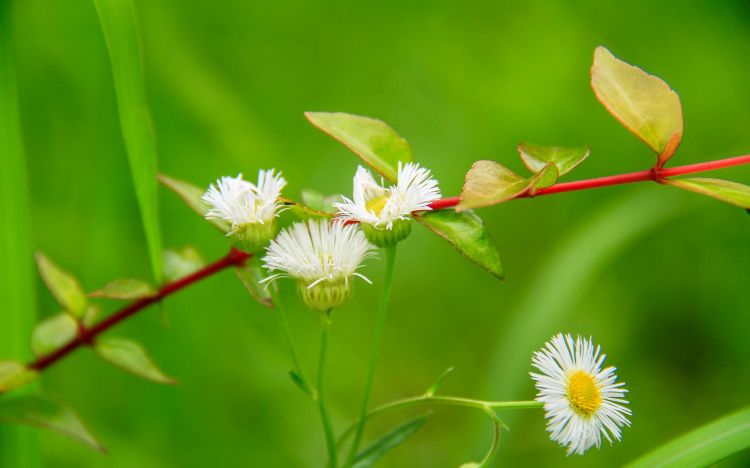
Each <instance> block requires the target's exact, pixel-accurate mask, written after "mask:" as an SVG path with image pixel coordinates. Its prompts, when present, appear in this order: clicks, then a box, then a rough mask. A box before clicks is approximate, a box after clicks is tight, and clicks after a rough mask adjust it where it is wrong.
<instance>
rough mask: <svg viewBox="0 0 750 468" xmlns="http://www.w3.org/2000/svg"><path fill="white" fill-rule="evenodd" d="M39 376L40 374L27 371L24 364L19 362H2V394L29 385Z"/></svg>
mask: <svg viewBox="0 0 750 468" xmlns="http://www.w3.org/2000/svg"><path fill="white" fill-rule="evenodd" d="M38 376H39V373H38V372H36V371H33V370H30V369H27V368H26V366H25V365H24V364H23V363H20V362H17V361H0V393H3V392H7V391H9V390H13V389H14V388H18V387H20V386H22V385H24V384H27V383H29V382H31V381H32V380H34V379H36V378H37V377H38ZM0 401H3V400H0Z"/></svg>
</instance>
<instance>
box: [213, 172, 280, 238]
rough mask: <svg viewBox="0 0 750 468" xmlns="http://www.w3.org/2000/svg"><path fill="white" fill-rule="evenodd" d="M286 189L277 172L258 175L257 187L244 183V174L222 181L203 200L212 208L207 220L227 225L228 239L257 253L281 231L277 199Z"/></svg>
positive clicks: (217, 182) (223, 178)
mask: <svg viewBox="0 0 750 468" xmlns="http://www.w3.org/2000/svg"><path fill="white" fill-rule="evenodd" d="M285 185H286V180H284V178H283V177H281V173H276V174H275V173H274V169H270V170H267V171H264V170H261V171H259V172H258V183H257V185H256V184H253V183H251V182H248V181H246V180H244V179H243V178H242V174H239V175H238V176H237V177H222V178H221V179H219V180H218V181H216V185H213V184H212V185H211V186H210V187H209V188H208V190H207V191H206V193H205V194H204V195H203V197H202V200H203V201H204V202H206V203H208V205H209V207H210V208H209V210H208V212H207V213H206V218H207V219H221V220H224V221H226V222H227V223H229V224H230V227H231V231H230V232H229V234H227V235H228V236H231V237H234V238H235V239H237V240H238V241H240V243H241V244H242V246H243V248H245V249H246V250H248V251H251V252H254V251H257V250H258V249H260V248H262V247H264V246H265V245H267V244H268V242H269V241H270V240H271V239H272V238H273V236H274V235H276V232H277V231H278V224H277V222H276V216H277V215H278V213H279V207H280V206H281V204H280V203H279V201H278V198H279V195H280V194H281V190H282V189H283V188H284V186H285Z"/></svg>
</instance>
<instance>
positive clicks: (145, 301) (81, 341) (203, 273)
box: [28, 248, 252, 371]
mask: <svg viewBox="0 0 750 468" xmlns="http://www.w3.org/2000/svg"><path fill="white" fill-rule="evenodd" d="M251 256H252V254H249V253H247V252H243V251H241V250H237V249H235V248H232V250H230V251H229V253H228V254H227V255H226V256H224V257H222V258H220V259H219V260H217V261H215V262H213V263H211V264H210V265H206V266H205V267H204V268H202V269H200V270H198V271H196V272H195V273H193V274H191V275H188V276H186V277H184V278H180V279H178V280H177V281H174V282H172V283H167V284H165V285H164V286H162V288H161V289H159V291H158V292H157V293H156V294H153V295H151V296H147V297H144V298H142V299H138V300H137V301H135V302H132V303H130V304H128V305H127V306H125V307H123V308H122V309H120V310H118V311H117V312H115V313H114V314H112V315H110V316H109V317H107V318H105V319H104V320H102V321H101V322H99V323H97V324H96V325H94V326H92V327H90V328H85V327H81V328H80V331H79V333H78V336H77V337H76V338H75V339H74V340H73V341H71V342H69V343H67V344H66V345H65V346H63V347H62V348H59V349H57V350H55V351H53V352H52V353H50V354H47V355H45V356H41V357H39V358H38V359H37V360H36V361H34V362H32V363H30V364H29V365H28V368H29V369H33V370H35V371H43V370H44V369H46V368H47V367H49V366H51V365H53V364H54V363H56V362H57V361H59V360H60V359H62V358H64V357H65V356H67V355H68V354H70V353H72V352H73V351H75V350H76V349H78V348H80V347H81V346H87V345H91V344H92V343H93V342H94V340H95V339H96V337H97V336H99V335H100V334H102V333H104V332H105V331H107V330H109V329H110V328H112V327H114V326H115V325H117V324H118V323H120V322H122V321H123V320H125V319H127V318H128V317H131V316H133V315H135V314H137V313H138V312H140V311H141V310H143V309H145V308H146V307H148V306H150V305H151V304H155V303H157V302H159V301H161V300H162V299H164V298H165V297H167V296H170V295H172V294H174V293H176V292H177V291H180V290H182V289H184V288H186V287H188V286H190V285H191V284H194V283H197V282H198V281H200V280H202V279H204V278H208V277H209V276H211V275H213V274H214V273H218V272H220V271H222V270H224V269H226V268H229V267H233V266H240V265H242V264H243V263H244V262H245V261H247V260H248V259H249V258H250V257H251Z"/></svg>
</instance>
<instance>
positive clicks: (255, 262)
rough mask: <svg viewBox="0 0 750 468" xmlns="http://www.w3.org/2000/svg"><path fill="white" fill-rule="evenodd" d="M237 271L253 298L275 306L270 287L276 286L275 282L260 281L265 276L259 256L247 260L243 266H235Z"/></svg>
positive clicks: (265, 304)
mask: <svg viewBox="0 0 750 468" xmlns="http://www.w3.org/2000/svg"><path fill="white" fill-rule="evenodd" d="M235 271H237V276H238V277H239V278H240V281H242V284H244V285H245V288H246V289H247V291H248V292H249V293H250V295H251V296H252V297H253V299H255V300H256V301H258V302H259V303H260V304H262V305H264V306H266V307H269V308H273V299H272V298H271V292H270V291H269V290H268V288H273V287H276V286H275V285H274V284H266V283H263V284H261V283H260V282H261V281H262V280H263V279H264V276H263V270H261V266H260V259H259V258H258V257H257V256H254V257H253V258H251V259H250V260H248V261H246V262H245V263H244V264H243V265H242V266H239V267H237V268H235Z"/></svg>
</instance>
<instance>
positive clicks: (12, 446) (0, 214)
mask: <svg viewBox="0 0 750 468" xmlns="http://www.w3.org/2000/svg"><path fill="white" fill-rule="evenodd" d="M11 3H12V2H10V1H4V2H2V3H1V4H0V155H2V156H0V258H2V259H3V260H2V262H3V267H2V268H0V357H2V358H13V359H24V360H25V359H27V358H29V357H30V353H29V349H28V345H27V343H28V339H29V336H30V335H31V329H32V327H33V324H34V315H35V304H34V270H33V256H32V252H31V232H30V231H31V220H30V215H29V200H28V187H27V178H26V166H25V162H24V155H23V148H22V144H21V129H20V121H19V115H18V92H17V87H16V75H15V66H14V62H13V51H12V45H13V42H12V39H13V38H12V25H11ZM0 466H23V467H30V468H34V467H37V466H41V460H40V456H39V440H38V434H37V433H36V432H35V431H34V429H30V428H24V427H18V426H8V425H0Z"/></svg>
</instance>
